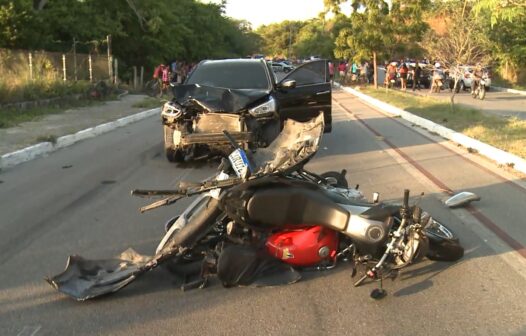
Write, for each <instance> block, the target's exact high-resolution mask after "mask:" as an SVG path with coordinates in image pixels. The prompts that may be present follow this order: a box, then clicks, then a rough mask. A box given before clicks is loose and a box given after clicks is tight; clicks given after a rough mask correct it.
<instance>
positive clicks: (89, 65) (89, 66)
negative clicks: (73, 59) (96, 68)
mask: <svg viewBox="0 0 526 336" xmlns="http://www.w3.org/2000/svg"><path fill="white" fill-rule="evenodd" d="M88 69H89V82H90V83H93V67H92V65H91V54H89V55H88Z"/></svg>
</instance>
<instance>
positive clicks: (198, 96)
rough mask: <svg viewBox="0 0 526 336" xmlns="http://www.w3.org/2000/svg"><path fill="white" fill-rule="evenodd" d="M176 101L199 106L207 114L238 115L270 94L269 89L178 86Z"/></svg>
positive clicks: (176, 88)
mask: <svg viewBox="0 0 526 336" xmlns="http://www.w3.org/2000/svg"><path fill="white" fill-rule="evenodd" d="M173 94H174V100H175V101H176V102H177V103H179V104H181V105H187V104H189V103H190V104H197V105H199V106H200V107H201V108H202V109H204V110H205V111H207V112H230V113H238V112H239V111H240V110H243V109H245V108H247V106H249V105H251V104H254V103H255V102H257V101H258V100H260V99H262V98H263V97H265V96H268V95H269V94H270V91H269V90H267V89H259V90H258V89H251V90H238V89H228V88H220V87H213V86H207V85H200V84H188V85H177V86H175V87H174V89H173Z"/></svg>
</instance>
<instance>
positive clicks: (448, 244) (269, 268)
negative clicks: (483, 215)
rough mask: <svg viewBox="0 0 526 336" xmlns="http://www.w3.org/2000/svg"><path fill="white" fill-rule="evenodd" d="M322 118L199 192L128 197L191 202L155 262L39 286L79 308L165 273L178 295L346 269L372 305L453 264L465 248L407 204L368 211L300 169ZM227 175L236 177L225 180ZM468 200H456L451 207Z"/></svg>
mask: <svg viewBox="0 0 526 336" xmlns="http://www.w3.org/2000/svg"><path fill="white" fill-rule="evenodd" d="M323 125H324V123H323V115H321V114H320V116H318V117H317V118H315V119H312V120H311V121H308V122H305V123H301V122H296V121H292V120H287V121H286V122H285V126H284V129H283V131H282V132H281V133H280V134H279V136H278V137H277V138H276V139H275V140H274V141H273V142H272V143H271V145H270V146H269V147H267V148H260V149H258V150H257V151H255V153H252V154H250V155H249V154H248V153H246V152H245V151H244V150H243V149H242V148H240V147H239V146H237V145H236V143H235V140H234V139H232V138H231V137H229V135H228V133H225V136H226V137H229V139H230V142H231V143H232V145H233V146H234V147H236V148H235V150H234V151H233V152H232V153H231V154H230V156H229V158H228V160H226V159H224V160H223V161H222V162H221V165H220V169H219V173H218V174H217V175H216V176H214V177H213V178H210V179H208V180H206V181H204V182H202V183H181V184H180V185H179V188H177V189H176V190H134V191H133V192H132V193H133V194H134V195H137V196H143V197H151V196H165V198H163V199H161V200H159V201H157V202H154V203H152V204H150V205H147V206H145V207H143V208H141V211H142V212H144V211H148V210H151V209H154V208H157V207H159V206H164V205H169V204H173V203H174V202H176V201H177V200H179V199H181V198H183V197H187V196H192V195H199V196H198V197H197V198H196V199H195V200H194V202H193V203H192V204H191V205H190V206H189V207H188V208H187V209H186V210H185V211H184V212H183V213H182V214H180V215H179V216H177V217H174V218H172V219H171V220H169V221H168V222H167V223H166V227H165V228H166V234H165V235H164V237H163V238H162V240H161V242H160V243H159V245H158V247H157V249H156V252H155V255H154V256H152V257H147V256H141V255H139V254H137V253H136V252H134V251H133V250H127V251H125V252H124V253H123V254H121V255H120V256H118V257H116V258H114V259H108V260H88V259H84V258H82V257H79V256H71V257H70V258H69V260H68V264H67V267H66V269H65V271H64V272H62V273H61V274H58V275H56V276H54V277H51V278H49V279H47V281H48V282H49V283H50V284H51V285H52V286H53V287H54V288H55V289H57V290H58V291H60V292H62V293H64V294H67V295H69V296H71V297H73V298H75V299H77V300H86V299H90V298H94V297H97V296H100V295H104V294H108V293H111V292H115V291H117V290H120V289H121V288H123V287H124V286H126V285H128V284H129V283H131V282H132V281H134V280H135V279H136V278H137V277H138V276H140V275H141V274H143V273H145V272H147V271H149V270H151V269H153V268H155V267H156V266H158V265H160V264H164V265H165V266H166V267H167V268H168V269H169V270H170V271H172V272H173V273H175V274H178V275H179V276H181V277H182V278H183V286H182V288H183V289H191V288H196V287H201V288H202V287H204V286H205V285H206V284H207V282H208V280H209V278H210V277H212V276H215V277H217V278H218V279H219V280H220V281H221V283H222V284H223V285H224V286H226V287H232V286H240V285H256V286H266V285H279V284H289V283H294V282H296V281H298V280H299V279H300V278H301V273H300V271H301V270H313V269H315V270H327V269H331V268H333V267H335V266H336V265H337V264H338V263H341V262H347V263H348V264H350V266H351V270H352V271H351V272H352V275H353V276H354V275H355V274H357V273H358V271H360V272H361V275H360V277H359V278H358V280H357V281H355V283H354V285H355V286H359V285H361V284H362V283H364V281H366V280H368V279H369V280H373V281H376V280H378V282H379V283H380V288H377V289H375V290H373V292H372V293H371V296H372V297H374V298H381V297H383V296H385V294H386V292H385V291H384V290H383V288H382V286H381V283H382V279H385V278H386V277H390V276H394V275H396V273H397V272H398V271H399V270H400V269H403V268H404V267H406V266H408V265H410V264H412V263H414V262H417V261H418V260H420V259H422V258H423V257H425V256H427V257H428V258H429V259H433V260H441V261H455V260H458V259H460V258H461V257H462V256H463V253H464V249H463V248H462V246H461V245H460V244H459V240H458V238H457V237H456V236H455V235H454V233H453V232H452V231H451V230H450V229H449V228H447V227H446V226H445V225H443V224H442V223H440V222H439V221H437V220H436V219H434V218H432V217H431V216H430V215H429V214H428V213H426V212H425V211H422V209H421V208H420V207H419V206H418V205H416V204H415V205H410V204H409V190H405V191H404V195H403V203H402V204H401V205H393V204H385V203H381V202H379V200H378V198H379V195H378V194H375V197H373V202H367V201H366V200H365V198H364V197H363V194H362V193H361V192H360V191H359V190H358V188H348V187H347V181H346V180H345V177H344V173H343V172H342V173H338V172H328V173H326V174H322V175H317V174H314V173H312V172H309V171H307V170H305V169H304V166H305V164H306V163H307V162H308V161H309V160H310V159H311V158H312V157H313V156H314V154H315V153H316V151H317V150H318V147H319V143H320V140H321V136H322V134H323ZM234 173H235V176H234ZM472 200H475V197H474V196H473V195H464V194H463V195H459V196H457V198H456V199H454V200H453V201H452V202H451V205H453V206H461V205H462V204H464V203H466V202H469V201H472Z"/></svg>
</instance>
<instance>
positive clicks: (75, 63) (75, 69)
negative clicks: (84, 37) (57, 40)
mask: <svg viewBox="0 0 526 336" xmlns="http://www.w3.org/2000/svg"><path fill="white" fill-rule="evenodd" d="M73 74H74V78H75V82H76V81H77V39H75V38H73Z"/></svg>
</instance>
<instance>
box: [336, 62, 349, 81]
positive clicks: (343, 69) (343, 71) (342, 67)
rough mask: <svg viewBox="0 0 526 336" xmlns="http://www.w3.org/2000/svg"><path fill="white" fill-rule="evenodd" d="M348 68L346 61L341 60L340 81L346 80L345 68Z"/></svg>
mask: <svg viewBox="0 0 526 336" xmlns="http://www.w3.org/2000/svg"><path fill="white" fill-rule="evenodd" d="M346 69H347V65H345V61H341V62H340V64H339V65H338V72H339V75H340V81H341V82H343V81H344V80H345V70H346Z"/></svg>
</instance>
